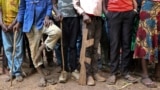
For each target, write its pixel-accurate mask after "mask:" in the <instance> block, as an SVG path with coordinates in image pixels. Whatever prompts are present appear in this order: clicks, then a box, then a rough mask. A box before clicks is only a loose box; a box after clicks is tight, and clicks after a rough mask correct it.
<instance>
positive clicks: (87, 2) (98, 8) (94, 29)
mask: <svg viewBox="0 0 160 90" xmlns="http://www.w3.org/2000/svg"><path fill="white" fill-rule="evenodd" d="M72 1H73V5H74V8H75V10H76V11H77V12H78V13H79V14H80V15H82V17H83V24H84V23H85V24H86V28H87V29H88V39H92V38H93V39H94V44H93V45H92V46H91V47H88V48H87V50H86V56H87V57H90V58H91V64H86V69H87V70H86V71H87V72H86V73H87V85H89V86H94V85H95V80H97V81H101V82H104V81H106V79H105V78H104V77H102V76H100V75H99V74H98V52H97V50H98V45H99V41H100V38H101V30H102V18H101V14H102V0H72ZM83 24H82V27H83ZM82 36H83V35H82Z"/></svg>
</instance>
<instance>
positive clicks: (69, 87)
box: [0, 57, 160, 90]
mask: <svg viewBox="0 0 160 90" xmlns="http://www.w3.org/2000/svg"><path fill="white" fill-rule="evenodd" d="M0 59H2V58H1V57H0ZM44 60H45V57H44ZM53 60H55V58H54V59H53ZM28 63H29V62H28V61H27V60H24V62H23V65H22V70H23V73H24V74H25V75H26V77H24V81H23V82H16V81H15V80H13V84H12V87H11V86H10V82H5V79H6V77H7V74H0V90H160V83H158V82H157V85H158V88H155V89H149V88H147V87H145V86H143V85H142V84H141V83H140V77H139V76H136V77H137V79H138V80H139V82H138V83H136V84H131V83H127V82H126V81H125V80H123V79H118V81H117V83H116V85H107V84H106V82H96V86H81V85H78V82H77V81H75V80H73V79H72V78H69V80H68V82H67V83H65V84H62V83H57V84H55V85H51V84H50V83H47V86H46V87H38V82H39V79H40V76H39V74H38V73H37V72H35V73H31V69H30V68H29V64H28ZM1 67H2V61H1V60H0V73H1V72H2V70H1V69H2V68H1ZM45 67H46V69H47V70H49V71H50V72H51V75H50V76H48V78H51V79H54V80H56V81H58V76H59V75H60V73H58V72H59V71H60V67H58V66H57V65H55V66H54V67H48V66H47V64H46V63H45ZM30 73H31V74H30ZM100 74H101V75H102V76H104V77H106V78H107V77H108V76H109V75H108V72H102V71H100Z"/></svg>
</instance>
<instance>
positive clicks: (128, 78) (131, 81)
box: [124, 74, 138, 83]
mask: <svg viewBox="0 0 160 90" xmlns="http://www.w3.org/2000/svg"><path fill="white" fill-rule="evenodd" d="M124 79H125V80H126V81H127V82H128V83H137V82H138V81H137V79H136V78H134V77H132V76H131V75H130V74H127V75H125V76H124Z"/></svg>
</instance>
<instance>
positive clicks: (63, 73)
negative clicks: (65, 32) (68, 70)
mask: <svg viewBox="0 0 160 90" xmlns="http://www.w3.org/2000/svg"><path fill="white" fill-rule="evenodd" d="M60 29H61V30H62V20H61V21H60ZM61 54H62V75H63V77H64V75H65V70H64V67H65V65H64V53H63V38H62V35H61Z"/></svg>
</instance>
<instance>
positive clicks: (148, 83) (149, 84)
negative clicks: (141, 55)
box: [141, 59, 157, 88]
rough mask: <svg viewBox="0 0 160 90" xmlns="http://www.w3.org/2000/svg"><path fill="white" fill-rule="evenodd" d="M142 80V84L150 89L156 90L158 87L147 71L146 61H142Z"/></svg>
mask: <svg viewBox="0 0 160 90" xmlns="http://www.w3.org/2000/svg"><path fill="white" fill-rule="evenodd" d="M142 71H143V74H142V79H141V83H142V84H143V85H145V86H147V87H149V88H156V87H157V85H156V84H155V83H154V82H153V81H152V80H151V79H150V78H149V74H148V70H147V62H146V60H145V59H142Z"/></svg>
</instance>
